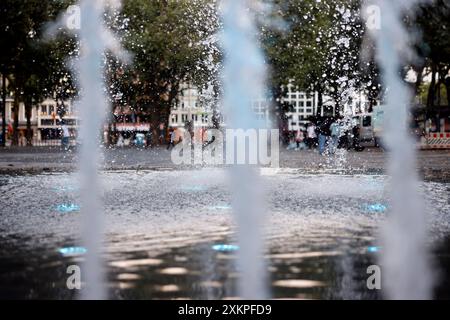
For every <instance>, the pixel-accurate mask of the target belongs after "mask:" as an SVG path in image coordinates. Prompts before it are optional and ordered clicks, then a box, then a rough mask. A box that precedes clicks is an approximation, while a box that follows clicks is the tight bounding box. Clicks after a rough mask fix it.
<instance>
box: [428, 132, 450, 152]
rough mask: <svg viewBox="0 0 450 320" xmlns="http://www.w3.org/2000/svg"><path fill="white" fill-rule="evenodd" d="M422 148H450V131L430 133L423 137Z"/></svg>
mask: <svg viewBox="0 0 450 320" xmlns="http://www.w3.org/2000/svg"><path fill="white" fill-rule="evenodd" d="M421 148H422V149H450V132H437V133H429V134H428V135H427V136H425V139H422V143H421Z"/></svg>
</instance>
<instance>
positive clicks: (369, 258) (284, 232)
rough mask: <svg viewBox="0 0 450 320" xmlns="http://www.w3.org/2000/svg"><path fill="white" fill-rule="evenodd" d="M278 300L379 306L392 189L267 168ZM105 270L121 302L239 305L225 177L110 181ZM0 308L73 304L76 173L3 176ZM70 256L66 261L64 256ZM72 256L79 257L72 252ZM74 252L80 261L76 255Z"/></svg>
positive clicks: (430, 185)
mask: <svg viewBox="0 0 450 320" xmlns="http://www.w3.org/2000/svg"><path fill="white" fill-rule="evenodd" d="M261 173H262V176H263V181H264V183H263V186H264V188H265V190H266V197H265V199H261V201H264V202H266V205H267V211H268V214H267V217H266V218H264V217H261V219H264V225H265V244H266V253H265V256H264V259H265V261H266V262H267V271H268V274H269V279H267V286H268V287H269V288H270V292H271V297H273V298H295V299H298V298H299V299H378V298H381V297H382V292H380V291H377V290H369V289H367V287H366V279H367V276H368V275H367V272H366V270H367V267H368V266H369V265H371V264H374V263H376V262H377V257H378V254H379V253H380V252H382V248H379V246H378V241H377V234H378V229H379V227H380V226H381V225H382V223H383V221H384V217H385V215H386V214H387V213H388V210H389V202H390V199H389V179H388V178H387V177H385V176H383V175H378V174H371V175H369V174H352V175H347V174H344V172H342V171H339V172H337V173H338V174H324V173H316V174H314V175H312V174H305V173H301V172H300V171H299V170H298V169H287V168H285V169H276V170H274V169H268V168H266V169H262V171H261ZM102 179H103V190H104V196H103V203H104V206H105V215H106V221H107V225H106V236H105V251H104V259H105V272H107V275H108V288H109V290H108V292H109V297H110V298H113V299H131V298H132V299H178V298H190V299H201V298H204V299H226V298H232V297H236V296H237V281H238V279H239V270H237V269H236V266H235V263H234V261H235V259H236V250H239V248H238V247H236V246H237V245H238V244H237V242H236V226H235V224H234V216H233V213H232V210H231V207H230V203H231V199H230V192H229V190H228V184H227V174H226V171H225V170H223V169H208V168H204V169H198V170H172V169H170V168H169V169H160V170H149V171H146V170H139V171H130V170H123V171H121V170H114V171H104V172H103V173H102ZM421 188H422V194H423V195H424V197H425V200H426V204H427V206H426V207H427V215H428V218H429V228H430V237H429V244H430V247H431V248H432V250H433V251H434V252H435V255H434V258H435V260H436V266H435V271H436V274H438V273H439V274H440V275H441V278H440V279H439V282H438V283H439V285H438V287H437V288H436V290H435V297H437V298H450V294H449V290H448V285H447V286H446V284H448V283H449V279H450V274H449V270H450V269H449V268H448V266H449V265H450V256H449V255H450V251H449V243H450V241H449V239H450V237H449V235H450V210H449V209H450V203H449V198H450V197H449V195H450V184H449V183H442V182H432V181H429V182H424V183H423V184H422V186H421ZM0 194H2V197H1V198H0V207H1V208H2V209H1V220H0V242H1V244H2V245H1V246H0V298H3V299H4V298H28V299H31V298H38V299H43V298H49V299H72V298H76V297H77V292H76V290H75V291H74V290H69V289H68V288H67V287H66V279H67V277H68V275H67V273H66V269H67V267H68V266H69V265H72V264H77V265H81V266H82V264H81V262H82V260H83V252H82V251H79V252H78V254H77V255H73V256H67V254H68V253H69V254H70V253H75V254H76V253H77V250H76V249H74V248H77V247H81V246H82V241H81V239H80V238H79V233H80V226H79V223H80V221H79V220H80V214H79V207H78V204H79V189H78V185H77V179H76V174H74V173H57V172H50V173H41V174H23V175H10V174H7V175H5V174H4V175H0ZM62 248H66V251H61V249H62ZM68 248H72V249H68ZM70 250H72V251H70Z"/></svg>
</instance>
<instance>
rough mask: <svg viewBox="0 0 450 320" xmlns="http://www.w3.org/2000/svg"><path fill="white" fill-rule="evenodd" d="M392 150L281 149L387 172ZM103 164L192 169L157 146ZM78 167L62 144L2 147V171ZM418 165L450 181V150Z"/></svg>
mask: <svg viewBox="0 0 450 320" xmlns="http://www.w3.org/2000/svg"><path fill="white" fill-rule="evenodd" d="M388 156H389V154H388V153H387V152H384V151H383V150H380V149H376V148H367V149H365V150H364V151H362V152H355V151H344V150H339V151H338V154H337V155H335V156H332V157H327V156H325V157H323V156H320V155H319V154H318V153H317V152H316V151H315V150H307V151H293V150H292V151H287V150H282V151H281V152H280V167H281V168H292V169H298V170H299V171H300V172H306V173H315V172H323V171H326V172H345V173H350V174H351V173H354V174H359V173H383V172H385V169H386V164H387V159H388ZM101 163H102V168H103V169H106V170H123V169H126V170H158V169H190V168H192V167H193V166H179V165H175V164H173V163H172V161H171V158H170V151H167V150H166V148H164V147H155V148H153V149H136V148H131V147H129V148H116V149H104V153H103V159H102V162H101ZM76 167H77V152H76V151H75V150H73V151H70V152H64V151H62V150H60V149H59V148H49V147H31V148H30V147H20V148H6V149H0V173H3V174H4V173H26V172H28V173H37V172H42V171H72V170H75V169H76ZM417 167H418V170H419V172H420V173H421V175H422V177H423V178H424V179H425V180H435V181H445V182H450V150H426V151H425V150H420V151H418V152H417Z"/></svg>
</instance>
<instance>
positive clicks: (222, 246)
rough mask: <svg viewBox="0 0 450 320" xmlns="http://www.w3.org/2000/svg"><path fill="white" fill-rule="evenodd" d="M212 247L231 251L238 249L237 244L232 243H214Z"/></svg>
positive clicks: (217, 249) (222, 250) (216, 249)
mask: <svg viewBox="0 0 450 320" xmlns="http://www.w3.org/2000/svg"><path fill="white" fill-rule="evenodd" d="M212 249H213V250H215V251H220V252H231V251H237V250H239V246H236V245H234V244H215V245H213V246H212Z"/></svg>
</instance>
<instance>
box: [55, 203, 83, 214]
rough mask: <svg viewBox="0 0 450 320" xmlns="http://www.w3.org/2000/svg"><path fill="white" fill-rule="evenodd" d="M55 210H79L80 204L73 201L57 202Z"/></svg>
mask: <svg viewBox="0 0 450 320" xmlns="http://www.w3.org/2000/svg"><path fill="white" fill-rule="evenodd" d="M56 210H58V211H59V212H63V213H65V212H73V211H79V210H80V206H79V205H77V204H74V203H64V204H59V205H57V206H56Z"/></svg>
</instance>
